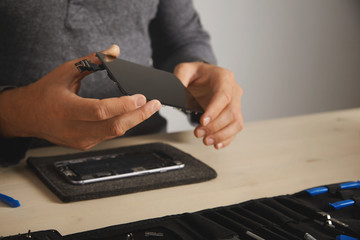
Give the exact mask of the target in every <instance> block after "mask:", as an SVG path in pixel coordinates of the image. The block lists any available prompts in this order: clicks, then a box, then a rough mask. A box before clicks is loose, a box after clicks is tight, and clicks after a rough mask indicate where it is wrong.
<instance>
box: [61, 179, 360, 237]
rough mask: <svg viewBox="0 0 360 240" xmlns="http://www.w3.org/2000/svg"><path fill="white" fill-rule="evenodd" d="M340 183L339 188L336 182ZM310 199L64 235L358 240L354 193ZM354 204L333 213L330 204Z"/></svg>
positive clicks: (304, 195) (265, 201)
mask: <svg viewBox="0 0 360 240" xmlns="http://www.w3.org/2000/svg"><path fill="white" fill-rule="evenodd" d="M339 184H340V183H339ZM339 184H332V185H330V186H327V188H328V192H326V193H322V194H318V195H315V196H312V195H310V194H309V193H308V192H307V191H306V190H304V191H301V192H299V193H296V194H293V195H283V196H277V197H273V198H262V199H256V200H251V201H247V202H243V203H239V204H235V205H230V206H224V207H218V208H213V209H206V210H202V211H199V212H195V213H184V214H179V215H172V216H166V217H162V218H156V219H149V220H143V221H139V222H134V223H128V224H122V225H118V226H112V227H108V228H104V229H98V230H93V231H89V232H84V233H78V234H73V235H68V236H66V237H65V238H66V239H69V240H75V239H78V240H79V239H80V240H82V239H83V240H85V239H91V240H98V239H99V240H100V239H106V240H113V239H114V240H115V239H126V240H135V239H136V240H138V239H159V240H160V239H163V240H165V239H175V240H177V239H181V240H187V239H189V240H190V239H194V240H197V239H200V240H202V239H204V240H205V239H207V240H212V239H214V240H220V239H249V240H250V239H252V240H253V239H260V240H261V239H279V240H289V239H295V240H296V239H299V240H300V239H307V240H314V239H321V240H327V239H329V240H330V239H332V240H334V239H344V238H341V237H344V236H347V237H352V238H354V239H360V218H359V210H358V208H359V203H358V202H357V201H356V200H357V197H358V196H359V191H360V190H359V189H345V190H344V189H340V188H338V189H337V190H332V189H333V188H334V186H335V187H336V186H340V185H339ZM349 199H355V203H354V204H352V205H351V206H347V207H344V208H341V209H334V208H333V207H332V206H331V205H330V203H335V202H339V201H344V200H349Z"/></svg>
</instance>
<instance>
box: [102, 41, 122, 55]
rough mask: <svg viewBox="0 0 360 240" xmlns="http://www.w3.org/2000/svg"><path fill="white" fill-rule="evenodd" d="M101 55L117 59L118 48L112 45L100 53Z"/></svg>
mask: <svg viewBox="0 0 360 240" xmlns="http://www.w3.org/2000/svg"><path fill="white" fill-rule="evenodd" d="M101 53H103V54H105V55H109V56H111V57H115V58H117V57H118V56H119V55H120V47H119V46H118V45H116V44H113V45H111V46H110V47H109V48H108V49H106V50H104V51H101Z"/></svg>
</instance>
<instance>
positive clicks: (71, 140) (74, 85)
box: [0, 45, 161, 150]
mask: <svg viewBox="0 0 360 240" xmlns="http://www.w3.org/2000/svg"><path fill="white" fill-rule="evenodd" d="M103 53H104V54H107V55H112V56H114V57H117V56H118V55H119V47H118V46H116V45H113V46H111V47H110V48H109V49H107V50H105V51H103ZM82 59H87V60H89V61H91V62H93V63H95V64H101V63H100V60H99V59H98V58H97V57H96V56H95V53H93V54H90V55H88V56H86V57H84V58H79V59H75V60H72V61H69V62H66V63H64V64H62V65H61V66H59V67H58V68H56V69H55V70H53V71H52V72H50V73H49V74H47V75H46V76H44V77H42V78H41V79H40V80H38V81H36V82H34V83H32V84H30V85H28V86H25V87H19V88H15V89H10V90H6V91H4V92H2V93H1V94H0V109H1V110H0V134H1V135H2V136H3V137H7V138H11V137H38V138H43V139H46V140H48V141H50V142H53V143H55V144H59V145H63V146H69V147H73V148H77V149H82V150H86V149H89V148H91V147H92V146H94V145H96V144H98V143H99V142H101V141H103V140H106V139H110V138H114V137H117V136H121V135H123V134H124V133H125V132H126V131H127V130H129V129H130V128H132V127H134V126H136V125H137V124H139V123H141V122H142V121H144V120H145V119H147V118H149V117H150V116H151V115H152V114H154V113H155V112H157V111H158V110H159V109H160V108H161V104H160V102H159V101H158V100H152V101H149V102H146V98H145V97H144V96H143V95H140V94H136V95H133V96H124V97H118V98H108V99H102V100H99V99H88V98H82V97H79V96H78V95H77V92H78V90H79V88H80V82H81V80H82V79H83V78H84V77H85V76H86V75H88V74H90V72H87V71H85V72H83V73H80V72H79V71H78V70H77V69H76V67H75V63H77V62H79V61H81V60H82Z"/></svg>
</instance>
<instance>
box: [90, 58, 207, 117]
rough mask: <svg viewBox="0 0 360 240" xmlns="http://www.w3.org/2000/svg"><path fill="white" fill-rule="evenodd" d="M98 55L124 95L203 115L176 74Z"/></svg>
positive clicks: (201, 109) (200, 108)
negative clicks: (136, 96)
mask: <svg viewBox="0 0 360 240" xmlns="http://www.w3.org/2000/svg"><path fill="white" fill-rule="evenodd" d="M96 55H97V57H98V58H99V59H100V60H101V62H102V63H103V65H104V67H105V69H106V70H107V72H108V75H109V77H110V78H111V79H112V80H113V81H114V82H115V83H116V84H117V85H118V87H119V89H120V90H121V92H122V93H123V94H125V95H133V94H137V93H140V94H143V95H144V96H145V97H146V98H147V100H152V99H157V100H159V101H160V102H161V103H162V104H163V105H167V106H171V107H175V108H178V109H180V110H182V111H185V112H193V113H203V111H204V110H203V108H202V107H201V106H200V104H199V103H198V102H197V101H196V99H195V98H194V97H193V96H192V94H191V93H190V92H189V91H188V90H187V89H186V88H185V87H184V85H183V84H182V83H181V81H180V80H179V79H178V78H177V77H176V76H175V75H174V74H172V73H169V72H165V71H162V70H158V69H155V68H151V67H145V66H142V65H139V64H136V63H132V62H129V61H125V60H122V59H119V58H114V57H110V56H107V55H104V54H102V53H97V54H96Z"/></svg>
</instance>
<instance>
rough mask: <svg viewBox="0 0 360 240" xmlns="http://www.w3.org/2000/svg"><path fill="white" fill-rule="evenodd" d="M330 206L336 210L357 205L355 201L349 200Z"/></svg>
mask: <svg viewBox="0 0 360 240" xmlns="http://www.w3.org/2000/svg"><path fill="white" fill-rule="evenodd" d="M329 204H330V206H332V207H333V208H335V209H336V210H339V209H342V208H345V207H348V206H351V205H354V204H355V201H354V200H352V199H348V200H344V201H339V202H334V203H329Z"/></svg>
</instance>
